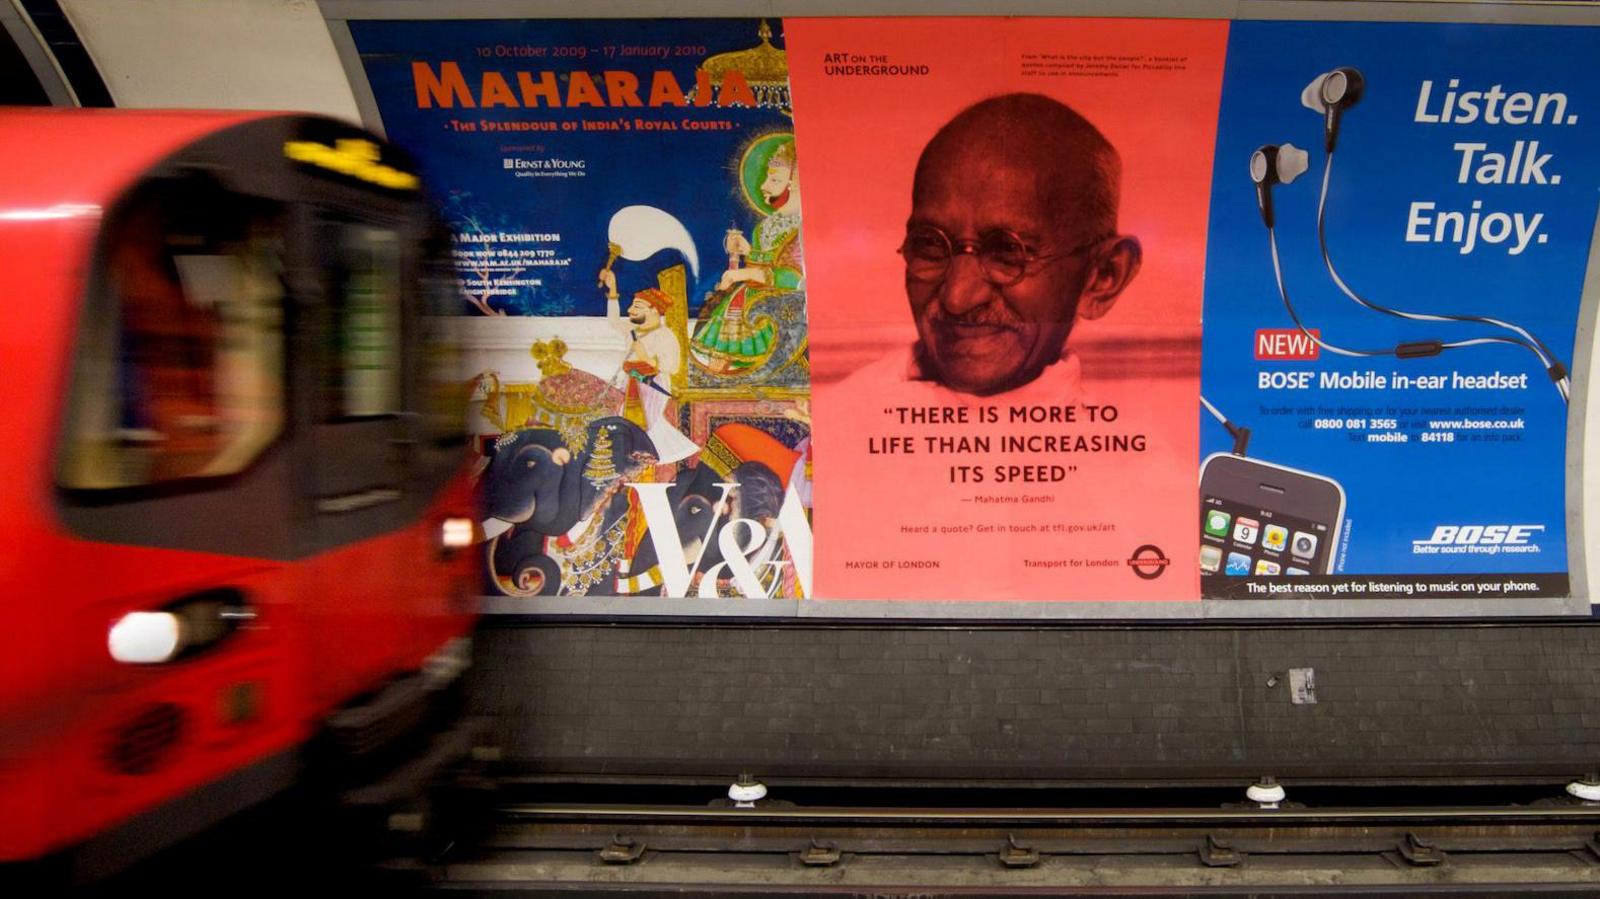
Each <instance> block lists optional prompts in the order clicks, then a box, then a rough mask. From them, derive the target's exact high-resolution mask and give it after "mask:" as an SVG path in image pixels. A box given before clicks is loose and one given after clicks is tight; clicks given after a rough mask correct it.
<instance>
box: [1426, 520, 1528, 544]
mask: <svg viewBox="0 0 1600 899" xmlns="http://www.w3.org/2000/svg"><path fill="white" fill-rule="evenodd" d="M1542 530H1544V525H1542V524H1459V525H1458V524H1441V525H1439V526H1438V527H1435V528H1434V529H1433V536H1432V537H1429V538H1428V539H1426V540H1413V541H1411V544H1412V545H1413V546H1526V545H1527V543H1528V538H1529V537H1532V536H1533V535H1534V534H1537V533H1539V532H1540V531H1542Z"/></svg>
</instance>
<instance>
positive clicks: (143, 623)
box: [106, 612, 183, 665]
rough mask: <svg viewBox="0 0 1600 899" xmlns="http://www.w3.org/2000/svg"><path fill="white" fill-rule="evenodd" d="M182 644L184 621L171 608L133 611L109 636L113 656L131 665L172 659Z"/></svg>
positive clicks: (109, 645) (110, 650)
mask: <svg viewBox="0 0 1600 899" xmlns="http://www.w3.org/2000/svg"><path fill="white" fill-rule="evenodd" d="M182 644H183V627H182V624H181V623H180V622H179V621H178V616H176V615H174V614H172V613H171V612H129V613H128V614H126V615H124V616H122V617H121V618H119V619H117V622H116V623H115V624H113V625H111V632H110V633H109V634H108V635H107V636H106V649H107V651H109V652H110V653H111V658H112V659H114V660H116V661H118V662H122V663H124V664H128V665H157V664H160V663H162V662H170V661H172V658H173V657H174V656H176V655H177V654H178V648H179V647H180V646H181V645H182Z"/></svg>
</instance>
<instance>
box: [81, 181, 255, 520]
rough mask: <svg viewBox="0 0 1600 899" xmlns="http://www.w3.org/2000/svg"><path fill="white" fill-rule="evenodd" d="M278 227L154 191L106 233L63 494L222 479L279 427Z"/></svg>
mask: <svg viewBox="0 0 1600 899" xmlns="http://www.w3.org/2000/svg"><path fill="white" fill-rule="evenodd" d="M281 223H282V219H281V216H279V215H278V214H277V211H276V209H275V208H273V207H270V206H268V205H266V204H262V203H259V202H256V201H253V200H251V199H249V198H246V197H242V196H238V195H234V194H230V193H228V192H227V191H225V190H223V189H222V188H221V187H220V186H218V185H215V184H212V183H210V182H204V181H202V182H199V183H195V182H194V181H192V180H173V181H157V182H152V183H151V184H149V185H146V186H145V187H144V188H141V190H140V191H139V192H138V193H137V194H136V195H134V196H133V197H131V198H130V199H129V200H128V201H127V202H125V203H124V204H122V206H121V207H120V208H119V210H118V212H117V213H115V214H114V215H113V217H112V219H111V221H110V222H109V223H108V225H107V228H106V232H105V241H104V243H103V245H102V246H103V249H102V254H103V255H102V259H103V260H104V262H103V274H102V277H101V278H100V279H99V283H100V285H101V287H100V289H99V290H97V291H96V295H95V296H94V297H92V298H91V302H90V304H89V307H88V309H87V310H86V312H85V315H84V321H83V326H82V328H81V329H80V342H79V347H78V360H77V373H76V383H75V385H74V390H73V398H72V402H71V408H70V411H69V414H68V421H67V430H66V434H65V440H64V442H63V446H62V452H61V455H60V462H59V467H58V471H57V478H58V481H59V483H60V484H61V486H62V487H65V488H69V489H79V490H83V489H111V488H126V487H138V486H144V485H151V484H159V483H163V482H170V481H177V480H183V479H189V478H201V477H213V476H220V475H229V474H233V473H236V472H239V471H241V470H243V469H244V468H246V467H248V466H249V465H250V464H251V463H252V462H253V461H254V460H255V459H256V458H257V457H259V456H260V455H261V453H262V452H263V451H264V450H265V449H266V448H267V447H268V446H269V445H270V444H271V443H272V442H273V441H274V440H275V439H276V438H277V436H278V435H279V434H280V433H281V432H282V430H283V424H284V418H285V396H284V339H283V305H284V289H283V277H282V275H283V254H284V249H283V248H284V240H283V231H282V224H281Z"/></svg>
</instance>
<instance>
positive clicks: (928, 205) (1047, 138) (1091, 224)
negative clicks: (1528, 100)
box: [900, 93, 1142, 396]
mask: <svg viewBox="0 0 1600 899" xmlns="http://www.w3.org/2000/svg"><path fill="white" fill-rule="evenodd" d="M1121 179H1122V163H1121V160H1120V158H1119V157H1118V155H1117V151H1116V149H1115V148H1114V147H1112V146H1111V144H1110V143H1109V142H1108V141H1107V140H1106V139H1105V137H1104V136H1103V135H1102V134H1101V133H1100V132H1099V131H1098V130H1097V129H1096V128H1095V127H1094V125H1092V124H1090V122H1089V121H1088V120H1087V119H1085V118H1083V116H1081V115H1079V114H1078V113H1077V112H1075V111H1073V110H1072V108H1071V107H1069V106H1067V105H1066V104H1064V103H1061V102H1059V101H1057V100H1053V99H1050V98H1049V97H1045V96H1042V95H1039V94H1023V93H1017V94H1005V95H1002V96H998V97H991V98H989V99H987V100H983V101H981V102H978V103H976V104H974V105H972V106H970V107H968V108H966V109H965V110H962V111H961V112H960V113H958V114H957V115H956V116H955V117H954V118H952V119H951V120H950V121H949V122H947V123H945V125H944V126H943V127H942V128H940V129H939V131H938V133H936V134H935V135H934V136H933V139H932V140H930V141H928V145H927V146H926V147H925V148H923V151H922V155H921V157H920V158H919V159H918V161H917V169H916V176H915V181H914V182H913V186H912V192H911V216H910V218H909V220H908V221H907V222H906V235H905V242H904V243H903V244H902V245H901V247H900V253H901V255H902V256H903V257H904V258H905V267H906V271H905V285H906V298H907V299H908V300H909V301H910V304H911V314H912V317H913V319H914V320H915V323H916V328H917V343H916V346H915V348H914V351H913V353H914V359H913V366H914V368H915V370H916V377H917V378H918V379H920V380H926V381H932V382H936V383H938V384H940V385H942V386H944V387H946V388H948V389H950V390H954V391H958V392H961V393H966V394H972V395H975V396H993V395H996V394H1002V393H1005V392H1007V391H1011V390H1015V389H1017V388H1019V387H1022V386H1023V385H1026V384H1029V383H1031V382H1033V381H1034V380H1035V379H1037V378H1039V377H1040V375H1041V374H1043V373H1045V372H1046V371H1047V369H1049V367H1050V366H1052V365H1055V364H1056V363H1057V362H1059V361H1060V360H1061V359H1062V358H1063V356H1064V354H1065V353H1066V343H1067V337H1068V336H1069V335H1070V334H1071V333H1072V328H1073V325H1074V324H1075V323H1076V322H1077V321H1078V320H1079V319H1096V318H1099V317H1101V316H1103V315H1105V314H1106V312H1108V311H1109V310H1110V309H1111V307H1112V305H1113V304H1114V303H1115V302H1116V300H1117V297H1118V295H1120V294H1121V293H1122V291H1123V289H1124V288H1126V287H1127V286H1128V283H1129V282H1130V281H1132V280H1133V277H1134V275H1136V274H1137V273H1138V271H1139V265H1140V261H1141V258H1142V257H1141V249H1140V246H1139V241H1138V239H1137V238H1134V237H1131V236H1128V235H1125V234H1120V233H1118V231H1117V205H1118V199H1119V193H1120V189H1121Z"/></svg>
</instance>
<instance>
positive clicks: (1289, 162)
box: [1250, 144, 1311, 228]
mask: <svg viewBox="0 0 1600 899" xmlns="http://www.w3.org/2000/svg"><path fill="white" fill-rule="evenodd" d="M1310 167H1311V154H1309V153H1307V152H1306V151H1304V150H1302V149H1300V148H1299V147H1297V146H1295V145H1294V144H1283V145H1282V146H1279V145H1278V144H1267V145H1266V146H1263V147H1257V148H1256V151H1255V152H1254V153H1251V154H1250V180H1251V181H1254V182H1255V183H1256V205H1258V206H1260V207H1261V221H1262V222H1264V223H1265V224H1266V226H1267V227H1268V228H1271V227H1272V225H1273V218H1272V186H1273V185H1274V184H1288V183H1289V182H1291V181H1293V180H1294V179H1296V178H1298V177H1300V176H1301V175H1303V174H1305V172H1306V170H1307V169H1309V168H1310Z"/></svg>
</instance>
